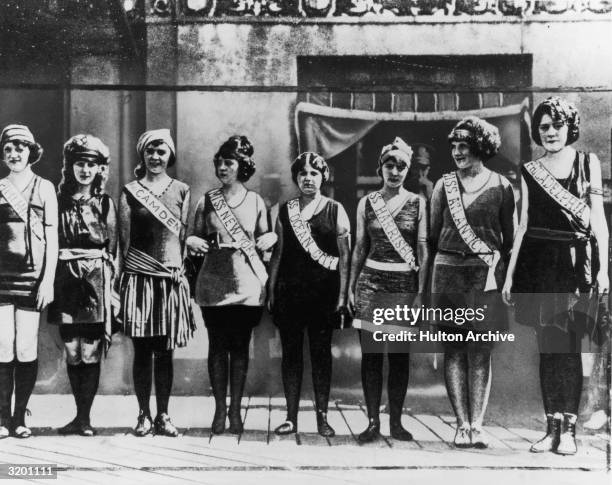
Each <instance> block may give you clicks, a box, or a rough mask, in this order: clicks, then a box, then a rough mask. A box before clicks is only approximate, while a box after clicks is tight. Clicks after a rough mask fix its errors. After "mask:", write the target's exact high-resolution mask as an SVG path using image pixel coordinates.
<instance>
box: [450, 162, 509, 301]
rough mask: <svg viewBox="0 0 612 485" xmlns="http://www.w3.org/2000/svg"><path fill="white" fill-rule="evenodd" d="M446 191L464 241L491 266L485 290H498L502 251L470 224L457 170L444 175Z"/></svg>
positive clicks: (454, 219)
mask: <svg viewBox="0 0 612 485" xmlns="http://www.w3.org/2000/svg"><path fill="white" fill-rule="evenodd" d="M443 178H444V191H445V192H446V200H447V202H448V210H449V211H450V214H451V217H452V218H453V222H454V223H455V226H456V227H457V230H458V231H459V235H460V236H461V239H463V242H464V243H465V244H467V246H468V247H469V248H470V249H471V250H472V251H473V252H474V253H475V254H476V255H477V256H478V257H479V258H480V259H482V260H483V261H484V262H485V263H486V264H487V266H488V267H489V272H488V273H487V281H486V283H485V289H484V290H485V291H489V290H496V289H497V282H496V281H495V268H496V267H497V263H498V262H499V258H500V256H501V255H500V252H499V251H497V250H493V249H491V248H490V247H489V246H488V245H487V243H485V242H484V241H483V240H482V239H480V238H479V237H478V236H477V235H476V233H475V232H474V230H473V229H472V227H471V226H470V225H469V223H468V221H467V218H466V216H465V209H464V208H463V201H462V200H461V192H460V191H459V181H458V180H457V174H456V173H455V172H451V173H447V174H444V175H443Z"/></svg>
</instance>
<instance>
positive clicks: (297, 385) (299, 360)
mask: <svg viewBox="0 0 612 485" xmlns="http://www.w3.org/2000/svg"><path fill="white" fill-rule="evenodd" d="M280 337H281V345H282V348H283V359H282V364H281V370H282V375H283V388H284V390H285V400H286V401H287V420H288V421H291V422H292V423H293V424H297V416H298V409H299V406H300V391H301V387H302V375H303V372H304V361H303V359H304V358H303V355H302V354H303V347H304V332H303V331H302V330H299V331H296V329H289V330H286V329H285V328H283V327H281V328H280ZM311 346H312V343H311ZM311 349H312V347H311ZM312 362H313V364H312V365H313V374H314V359H313V361H312Z"/></svg>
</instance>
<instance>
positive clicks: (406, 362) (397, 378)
mask: <svg viewBox="0 0 612 485" xmlns="http://www.w3.org/2000/svg"><path fill="white" fill-rule="evenodd" d="M388 358H389V376H388V378H387V395H388V396H389V418H390V422H391V423H393V424H401V422H402V409H403V407H404V399H405V398H406V391H407V390H408V380H409V377H410V354H407V353H405V354H388Z"/></svg>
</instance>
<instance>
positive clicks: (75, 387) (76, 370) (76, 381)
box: [66, 363, 84, 416]
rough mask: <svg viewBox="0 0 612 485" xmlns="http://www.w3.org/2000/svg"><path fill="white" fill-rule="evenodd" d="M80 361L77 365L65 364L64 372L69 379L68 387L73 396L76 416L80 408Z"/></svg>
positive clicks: (81, 366)
mask: <svg viewBox="0 0 612 485" xmlns="http://www.w3.org/2000/svg"><path fill="white" fill-rule="evenodd" d="M83 365H84V364H82V363H79V364H77V365H70V364H66V372H67V373H68V380H69V381H70V388H71V389H72V395H73V396H74V403H75V404H76V408H77V416H79V414H80V409H81V371H82V369H83Z"/></svg>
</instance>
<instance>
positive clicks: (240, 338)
mask: <svg viewBox="0 0 612 485" xmlns="http://www.w3.org/2000/svg"><path fill="white" fill-rule="evenodd" d="M251 332H252V330H251V329H250V328H248V329H246V330H244V332H241V333H238V334H235V335H234V339H233V342H232V346H231V347H230V407H229V413H230V414H233V413H240V404H241V402H242V394H243V392H244V384H245V383H246V376H247V372H248V370H249V344H250V342H251Z"/></svg>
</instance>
